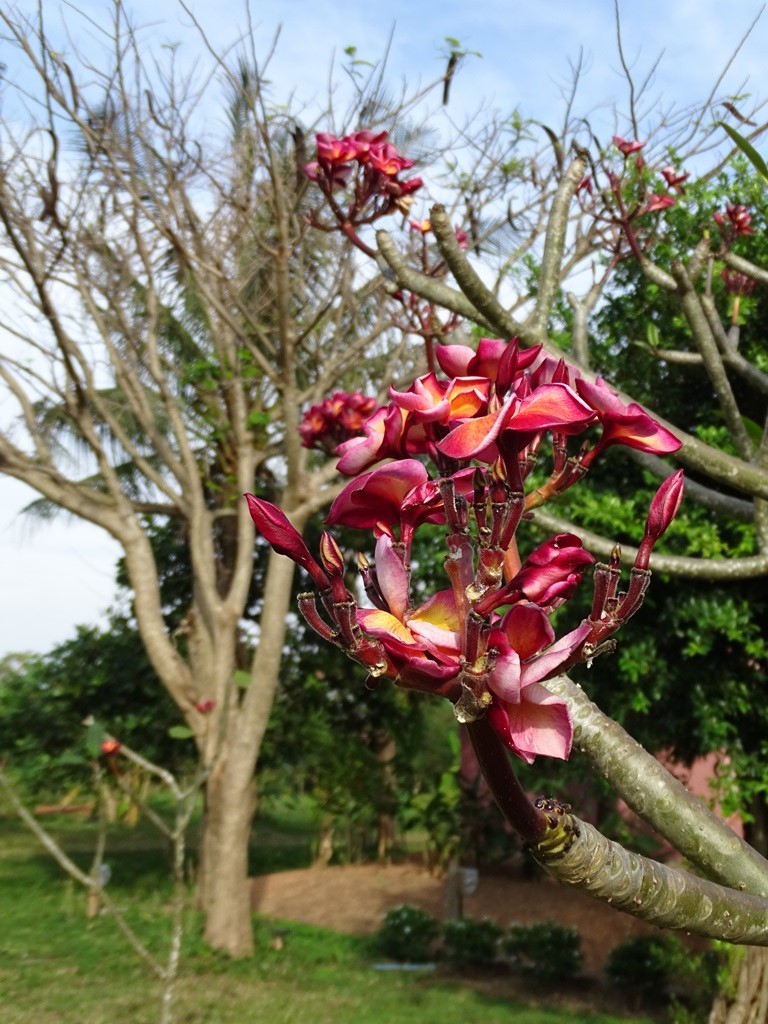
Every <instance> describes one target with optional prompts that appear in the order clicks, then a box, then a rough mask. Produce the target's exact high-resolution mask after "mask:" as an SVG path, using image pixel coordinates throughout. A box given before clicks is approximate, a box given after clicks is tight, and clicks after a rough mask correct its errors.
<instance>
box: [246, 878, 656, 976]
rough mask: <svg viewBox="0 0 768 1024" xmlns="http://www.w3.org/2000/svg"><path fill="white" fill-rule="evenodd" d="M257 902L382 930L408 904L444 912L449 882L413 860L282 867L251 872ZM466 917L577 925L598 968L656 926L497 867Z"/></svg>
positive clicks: (301, 916) (346, 928)
mask: <svg viewBox="0 0 768 1024" xmlns="http://www.w3.org/2000/svg"><path fill="white" fill-rule="evenodd" d="M251 886H252V887H251V899H252V905H253V909H254V910H256V911H258V912H259V913H260V914H265V915H267V916H268V917H280V918H285V919H287V920H289V921H291V920H292V921H301V922H303V923H305V924H314V925H320V926H322V927H325V928H333V929H336V930H337V931H341V932H347V933H349V934H352V935H370V934H373V933H374V932H375V931H377V930H378V928H379V926H380V924H381V921H382V919H383V917H384V915H385V914H386V912H387V911H388V910H390V909H391V908H392V907H395V906H397V905H398V904H400V903H411V904H414V905H415V906H418V907H421V908H422V909H423V910H427V911H429V913H431V914H434V915H435V916H436V917H438V918H440V919H441V920H442V919H444V918H445V912H444V911H445V906H446V901H445V887H444V882H443V880H441V879H438V878H435V877H434V876H432V875H430V874H429V873H428V872H427V871H426V870H424V869H423V868H421V867H419V866H417V865H414V864H398V865H392V866H381V865H377V864H355V865H350V866H344V867H329V868H310V869H308V870H303V871H282V872H279V873H277V874H272V875H263V876H261V877H259V878H254V879H253V880H252V883H251ZM464 914H465V916H467V917H473V918H482V917H488V918H491V919H492V920H494V921H496V922H497V923H498V924H500V925H501V926H502V927H504V928H506V927H508V926H509V925H510V924H513V923H517V924H529V923H532V922H535V921H557V922H558V923H559V924H563V925H566V926H573V927H576V928H578V930H579V934H580V935H581V945H582V952H583V954H584V969H585V971H587V972H588V973H590V974H596V973H598V972H600V971H601V970H602V968H603V966H604V964H605V960H606V958H607V956H608V954H609V953H610V951H611V949H613V947H614V946H616V945H618V944H619V943H620V942H623V941H624V940H625V939H627V938H629V937H630V936H632V935H638V934H640V933H644V932H653V931H658V929H656V928H653V927H652V926H651V925H647V924H645V923H643V922H642V921H638V920H637V919H636V918H634V917H630V916H629V915H628V914H624V913H622V912H621V911H618V910H613V909H612V908H611V907H607V906H604V905H603V904H600V903H597V902H595V901H594V900H592V899H591V898H590V897H589V896H585V895H584V894H583V893H580V892H577V891H575V890H572V889H566V888H564V887H563V886H561V885H558V884H557V883H555V882H552V881H550V880H549V879H547V878H545V877H543V878H540V879H536V880H534V881H529V880H524V879H520V878H517V877H510V876H509V875H507V874H503V873H499V872H491V871H485V872H481V873H480V879H479V884H478V886H477V891H476V892H475V894H474V895H472V896H465V897H464Z"/></svg>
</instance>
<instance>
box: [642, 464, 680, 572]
mask: <svg viewBox="0 0 768 1024" xmlns="http://www.w3.org/2000/svg"><path fill="white" fill-rule="evenodd" d="M684 487H685V480H684V477H683V471H682V469H678V470H677V471H676V472H675V473H673V474H672V475H671V476H668V477H667V479H666V480H665V481H664V483H663V484H662V485H661V487H660V488H659V489H658V491H656V494H655V495H654V497H653V501H652V502H651V507H650V509H649V510H648V519H647V521H646V524H645V533H644V534H643V539H642V541H641V543H640V547H639V548H638V552H637V558H636V559H635V568H636V569H647V568H648V561H649V559H650V557H651V551H652V550H653V545H654V544H655V543H656V541H657V540H658V539H659V538H660V537H661V536H662V535H663V534H664V533H665V532H666V530H667V527H668V526H669V524H670V523H671V522H672V520H673V519H674V518H675V516H676V515H677V510H678V509H679V508H680V502H681V501H682V500H683V489H684Z"/></svg>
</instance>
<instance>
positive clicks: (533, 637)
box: [488, 605, 591, 764]
mask: <svg viewBox="0 0 768 1024" xmlns="http://www.w3.org/2000/svg"><path fill="white" fill-rule="evenodd" d="M590 628H591V627H590V626H589V624H588V623H583V624H582V625H581V626H579V627H578V628H577V629H575V630H574V631H573V632H572V633H569V634H568V635H567V636H564V637H562V638H561V639H560V640H559V641H558V642H557V643H554V640H555V634H554V630H553V629H552V625H551V623H550V621H549V618H548V617H547V615H546V614H545V613H544V612H543V611H542V609H541V608H538V607H536V606H535V605H517V606H516V607H514V608H512V609H510V611H509V612H508V613H507V614H506V615H505V616H504V618H503V619H502V620H501V622H500V624H499V626H498V627H497V628H496V629H494V630H492V632H491V634H490V637H489V646H490V647H491V648H492V649H493V650H495V651H496V652H498V653H497V657H496V660H495V662H494V667H493V670H492V671H491V673H490V676H489V680H488V685H489V688H490V690H491V693H492V695H493V698H494V699H493V703H492V705H491V707H490V709H489V711H488V715H489V718H490V721H491V724H492V725H493V727H494V728H495V729H496V731H497V732H498V734H499V736H500V737H501V739H502V740H503V742H504V743H505V744H506V746H507V747H509V749H510V750H512V751H513V753H515V754H517V756H518V757H520V758H522V759H523V760H524V761H526V762H527V763H528V764H530V763H531V762H532V761H533V759H534V758H535V757H536V756H538V755H544V756H546V757H558V758H562V759H567V758H568V757H569V755H570V752H571V743H572V739H573V726H572V723H571V718H570V715H569V713H568V709H567V707H566V705H565V702H564V701H562V700H561V699H560V698H559V697H555V696H554V694H551V693H550V692H549V690H547V689H546V687H544V686H542V685H541V682H542V680H544V679H549V678H551V677H552V676H553V675H556V674H557V673H558V672H560V671H564V670H565V668H564V667H565V665H566V663H568V662H569V661H570V660H571V659H572V658H573V656H574V654H575V653H576V652H577V651H578V650H579V649H580V647H581V646H582V644H583V642H584V640H585V639H586V637H587V636H588V634H589V632H590Z"/></svg>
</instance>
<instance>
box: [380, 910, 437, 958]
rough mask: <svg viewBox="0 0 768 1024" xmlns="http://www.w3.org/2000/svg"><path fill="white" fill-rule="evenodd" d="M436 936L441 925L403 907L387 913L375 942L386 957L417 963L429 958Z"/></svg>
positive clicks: (433, 918)
mask: <svg viewBox="0 0 768 1024" xmlns="http://www.w3.org/2000/svg"><path fill="white" fill-rule="evenodd" d="M439 935H440V925H439V923H438V921H437V919H436V918H435V917H433V916H432V914H428V913H427V912H426V910H422V909H421V908H420V907H414V906H410V905H409V904H407V903H403V904H401V905H400V906H399V907H393V909H392V910H390V911H388V913H387V914H386V915H385V917H384V921H383V922H382V925H381V927H380V928H379V931H378V934H377V936H376V938H377V944H378V946H379V949H380V950H381V951H382V953H384V954H385V955H386V956H391V957H393V958H394V959H395V960H406V961H407V960H411V961H415V962H420V961H424V960H428V959H429V958H430V956H432V953H433V950H434V946H435V943H436V942H437V939H438V937H439Z"/></svg>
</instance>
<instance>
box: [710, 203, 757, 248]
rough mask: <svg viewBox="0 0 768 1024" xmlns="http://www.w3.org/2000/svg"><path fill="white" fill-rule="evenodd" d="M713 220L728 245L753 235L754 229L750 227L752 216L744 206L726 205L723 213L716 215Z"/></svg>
mask: <svg viewBox="0 0 768 1024" xmlns="http://www.w3.org/2000/svg"><path fill="white" fill-rule="evenodd" d="M714 218H715V223H716V224H717V226H718V227H719V228H720V231H721V233H722V235H723V238H724V239H725V241H726V242H727V243H728V244H730V243H731V242H733V240H734V239H735V238H739V237H741V236H743V235H754V233H755V229H754V228H753V227H752V214H751V213H750V212H749V210H748V209H747V208H746V206H741V205H737V204H735V203H726V207H725V213H716V214H714Z"/></svg>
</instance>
